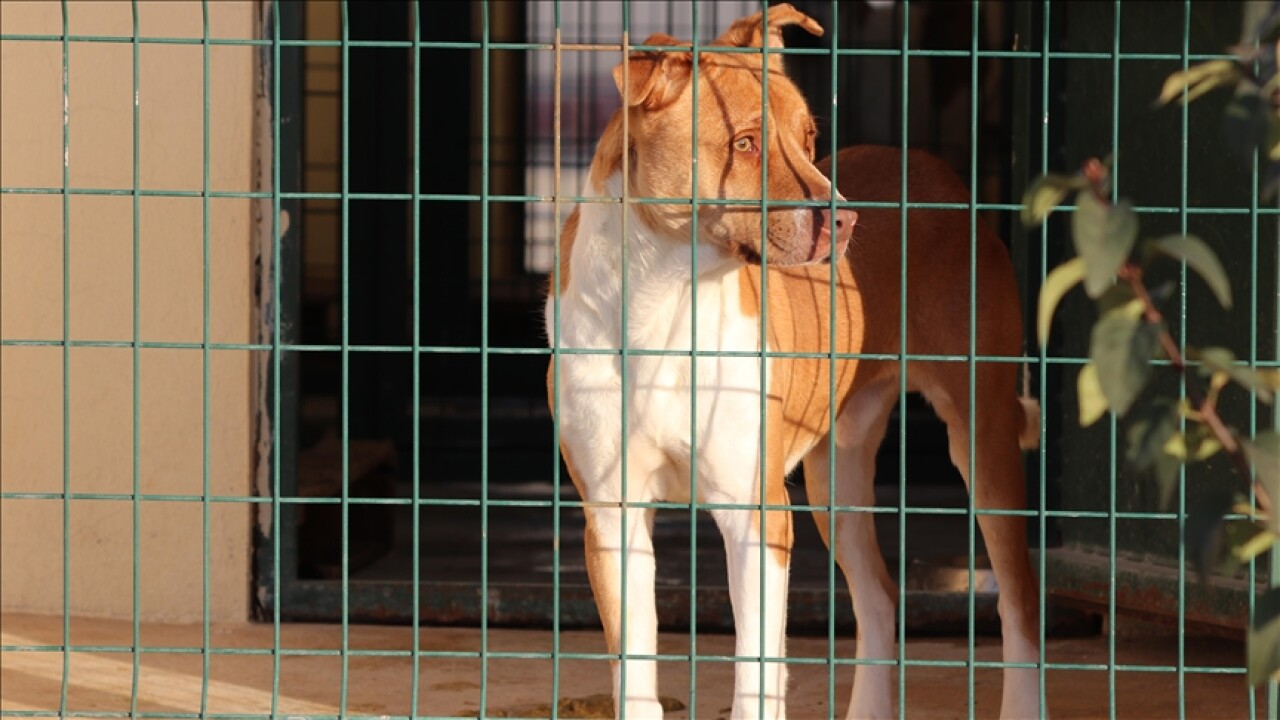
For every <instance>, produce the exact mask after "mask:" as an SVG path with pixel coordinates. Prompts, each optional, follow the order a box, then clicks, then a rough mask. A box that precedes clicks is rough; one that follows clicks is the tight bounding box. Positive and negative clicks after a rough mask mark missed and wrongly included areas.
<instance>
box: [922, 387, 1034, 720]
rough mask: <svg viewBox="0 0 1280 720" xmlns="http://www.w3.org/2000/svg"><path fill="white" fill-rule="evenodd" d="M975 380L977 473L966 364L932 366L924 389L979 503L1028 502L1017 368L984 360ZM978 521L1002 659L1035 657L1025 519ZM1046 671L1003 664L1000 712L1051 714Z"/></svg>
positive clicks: (993, 506)
mask: <svg viewBox="0 0 1280 720" xmlns="http://www.w3.org/2000/svg"><path fill="white" fill-rule="evenodd" d="M975 372H977V377H976V378H975V380H976V385H977V390H978V392H977V396H978V398H979V402H978V404H977V407H976V408H975V412H974V417H975V419H976V422H977V432H976V433H975V436H974V443H973V447H974V450H975V452H976V453H977V455H976V457H974V458H973V469H974V470H975V471H976V476H975V477H973V478H970V476H969V465H970V456H969V445H970V438H969V403H968V399H969V382H968V368H966V367H965V366H963V365H959V364H953V365H952V366H948V367H946V368H941V367H938V366H933V367H932V368H931V369H930V370H929V371H928V377H927V378H926V379H925V381H924V382H923V383H922V389H923V392H924V395H925V397H926V398H928V400H929V401H930V402H931V403H932V404H933V407H934V410H935V411H937V413H938V417H940V418H942V421H943V422H945V423H946V424H947V439H948V442H949V444H950V452H951V461H952V462H953V463H954V464H955V466H956V468H957V469H958V470H959V471H960V475H961V476H962V477H963V478H964V481H965V484H966V485H968V486H969V490H970V492H971V493H972V494H973V500H974V507H975V508H977V509H978V510H1025V509H1026V506H1027V505H1026V484H1025V483H1026V481H1025V472H1024V468H1023V458H1022V450H1021V448H1019V446H1018V439H1019V435H1020V434H1022V433H1023V430H1024V429H1025V428H1026V426H1027V422H1028V418H1027V417H1026V413H1027V409H1026V408H1025V407H1024V405H1023V404H1022V403H1021V402H1019V400H1018V397H1017V394H1016V388H1015V385H1016V375H1015V373H1016V368H1015V367H1013V366H1011V365H1008V364H1006V363H1000V364H997V363H982V364H980V365H979V366H978V367H977V368H976V370H975ZM978 527H979V528H981V530H982V539H983V541H984V542H985V544H986V547H987V554H988V555H989V556H990V558H991V567H992V569H993V570H994V571H995V575H996V584H997V585H998V586H999V588H1000V599H999V605H998V608H999V611H1000V630H1001V636H1002V638H1003V645H1004V662H1007V663H1035V662H1038V661H1039V659H1040V651H1039V594H1038V590H1037V583H1036V580H1035V576H1034V575H1033V573H1032V571H1031V563H1030V561H1029V558H1028V555H1027V522H1026V518H1025V517H1023V516H1020V515H989V514H982V513H980V514H979V515H978ZM1039 679H1040V676H1039V671H1038V670H1036V669H1035V668H1005V670H1004V692H1003V696H1002V698H1001V705H1000V716H1001V717H1002V718H1005V719H1006V720H1012V719H1014V718H1034V717H1046V716H1047V715H1048V711H1047V710H1045V709H1043V708H1041V706H1040V682H1039Z"/></svg>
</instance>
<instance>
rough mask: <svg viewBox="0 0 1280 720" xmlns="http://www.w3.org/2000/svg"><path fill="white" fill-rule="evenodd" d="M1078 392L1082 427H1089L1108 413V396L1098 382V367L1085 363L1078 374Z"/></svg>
mask: <svg viewBox="0 0 1280 720" xmlns="http://www.w3.org/2000/svg"><path fill="white" fill-rule="evenodd" d="M1076 394H1077V395H1079V398H1080V427H1089V426H1090V425H1092V424H1094V423H1095V422H1097V421H1098V418H1100V417H1102V416H1103V415H1106V414H1107V396H1106V395H1104V394H1103V393H1102V385H1100V384H1098V368H1097V366H1095V365H1094V364H1093V363H1085V365H1084V366H1083V367H1081V368H1080V374H1079V375H1077V376H1076Z"/></svg>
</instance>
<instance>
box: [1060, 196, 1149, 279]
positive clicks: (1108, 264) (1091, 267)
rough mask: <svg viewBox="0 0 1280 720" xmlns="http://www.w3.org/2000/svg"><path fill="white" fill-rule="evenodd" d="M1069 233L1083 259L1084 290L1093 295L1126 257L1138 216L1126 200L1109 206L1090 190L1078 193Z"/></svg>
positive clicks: (1129, 249) (1110, 277) (1134, 235)
mask: <svg viewBox="0 0 1280 720" xmlns="http://www.w3.org/2000/svg"><path fill="white" fill-rule="evenodd" d="M1071 235H1072V238H1073V239H1074V241H1075V246H1076V254H1077V255H1079V256H1080V257H1081V258H1083V259H1084V265H1085V273H1084V291H1085V292H1086V293H1088V294H1089V297H1091V298H1097V297H1098V296H1100V295H1102V293H1104V292H1105V291H1106V290H1107V288H1109V287H1111V285H1112V284H1113V283H1114V282H1115V279H1116V271H1117V270H1119V269H1120V266H1121V265H1122V264H1124V261H1125V260H1126V259H1127V258H1128V257H1129V251H1131V250H1132V249H1133V243H1134V240H1136V239H1137V237H1138V216H1137V214H1135V213H1134V212H1133V206H1132V205H1130V204H1129V202H1128V201H1127V200H1121V201H1119V202H1117V203H1116V204H1115V205H1110V206H1109V205H1107V204H1106V203H1104V202H1102V201H1101V200H1099V199H1098V198H1097V197H1095V196H1094V195H1093V193H1080V194H1079V195H1078V196H1077V197H1076V214H1075V215H1074V216H1073V217H1072V223H1071Z"/></svg>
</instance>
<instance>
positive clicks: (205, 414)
mask: <svg viewBox="0 0 1280 720" xmlns="http://www.w3.org/2000/svg"><path fill="white" fill-rule="evenodd" d="M136 1H137V0H134V2H135V3H136ZM135 34H136V33H135ZM200 78H201V82H200V95H201V98H200V100H201V107H200V123H201V143H200V169H201V170H200V172H201V176H200V275H201V277H200V314H201V316H202V317H201V323H200V328H201V330H200V332H201V335H200V376H201V377H200V525H201V528H202V529H203V531H204V532H203V537H202V538H201V540H200V558H201V572H200V593H201V596H202V597H201V609H202V612H201V614H200V648H201V653H200V654H201V657H200V715H201V716H204V715H206V714H207V713H208V712H209V670H210V664H211V662H212V655H211V651H212V647H211V637H210V628H209V622H210V615H212V613H213V605H212V602H211V600H210V592H211V583H210V576H209V565H210V550H211V548H210V542H209V534H210V532H211V530H212V529H211V526H210V508H209V497H210V495H211V493H212V490H211V488H210V479H209V469H210V457H209V396H210V389H209V385H210V377H209V372H210V369H209V344H210V342H211V338H210V331H209V316H210V310H209V305H210V297H209V294H210V286H209V260H210V257H209V222H210V214H209V191H210V190H211V187H210V185H209V164H210V160H211V158H210V154H209V92H210V90H209V87H210V83H211V82H212V80H211V76H210V74H209V0H200ZM137 105H138V101H137V95H136V94H135V95H134V107H135V109H136V108H137ZM135 146H136V140H135ZM134 230H135V231H136V230H137V228H136V227H135V228H134ZM134 276H135V277H136V276H137V270H136V269H135V270H134ZM135 305H136V303H135ZM135 310H136V307H135Z"/></svg>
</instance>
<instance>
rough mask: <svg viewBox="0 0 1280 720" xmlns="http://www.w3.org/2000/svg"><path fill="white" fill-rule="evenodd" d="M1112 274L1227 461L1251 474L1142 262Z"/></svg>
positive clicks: (1266, 503) (1261, 495)
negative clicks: (1139, 309)
mask: <svg viewBox="0 0 1280 720" xmlns="http://www.w3.org/2000/svg"><path fill="white" fill-rule="evenodd" d="M1116 277H1118V278H1119V279H1121V280H1124V281H1126V282H1128V283H1129V287H1130V288H1132V289H1133V294H1134V296H1135V297H1136V298H1137V299H1138V300H1141V301H1142V306H1143V318H1144V319H1145V320H1146V321H1147V322H1148V323H1151V324H1152V325H1155V326H1156V327H1157V328H1158V337H1159V338H1160V346H1161V347H1162V348H1163V349H1164V352H1165V355H1166V356H1168V358H1169V362H1170V363H1171V364H1172V365H1173V368H1174V369H1175V370H1176V371H1178V372H1180V373H1182V374H1183V376H1184V377H1185V378H1186V379H1187V397H1188V399H1189V400H1191V404H1192V405H1193V406H1195V407H1196V409H1197V410H1198V411H1199V413H1200V419H1201V422H1203V423H1204V424H1205V425H1206V426H1208V427H1209V429H1210V430H1211V431H1213V435H1214V437H1216V438H1217V439H1218V442H1220V443H1222V449H1223V450H1226V451H1227V454H1228V455H1229V456H1230V457H1231V461H1232V462H1233V463H1234V464H1235V466H1236V470H1237V471H1239V472H1240V474H1241V475H1242V476H1244V477H1246V478H1248V477H1251V476H1252V474H1253V473H1252V471H1251V468H1250V467H1249V459H1248V458H1246V457H1245V455H1244V450H1243V449H1242V448H1241V447H1240V443H1239V442H1237V441H1236V437H1235V433H1233V432H1232V431H1231V428H1229V427H1227V424H1226V423H1225V422H1223V420H1222V416H1220V415H1219V414H1218V408H1217V403H1216V402H1215V399H1216V398H1213V397H1207V396H1205V394H1204V392H1203V391H1202V389H1201V387H1200V383H1199V382H1198V381H1197V379H1196V377H1195V373H1194V372H1192V369H1191V368H1189V367H1188V366H1187V363H1186V360H1185V359H1184V358H1183V356H1182V352H1181V351H1180V350H1179V349H1178V344H1177V343H1176V342H1174V340H1173V336H1172V335H1170V334H1169V329H1168V327H1167V326H1166V325H1165V322H1164V315H1163V314H1162V313H1161V312H1160V309H1159V308H1158V307H1156V303H1155V300H1153V299H1152V297H1151V293H1150V292H1148V291H1147V286H1146V284H1145V283H1143V281H1142V266H1140V265H1138V264H1136V263H1134V262H1131V261H1130V262H1125V264H1124V265H1121V266H1120V269H1119V270H1117V271H1116ZM1258 491H1259V492H1258V494H1257V498H1258V504H1259V506H1261V507H1262V509H1263V510H1267V511H1269V510H1270V505H1271V499H1270V497H1268V496H1267V493H1266V491H1265V490H1263V489H1262V487H1261V486H1259V487H1258Z"/></svg>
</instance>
